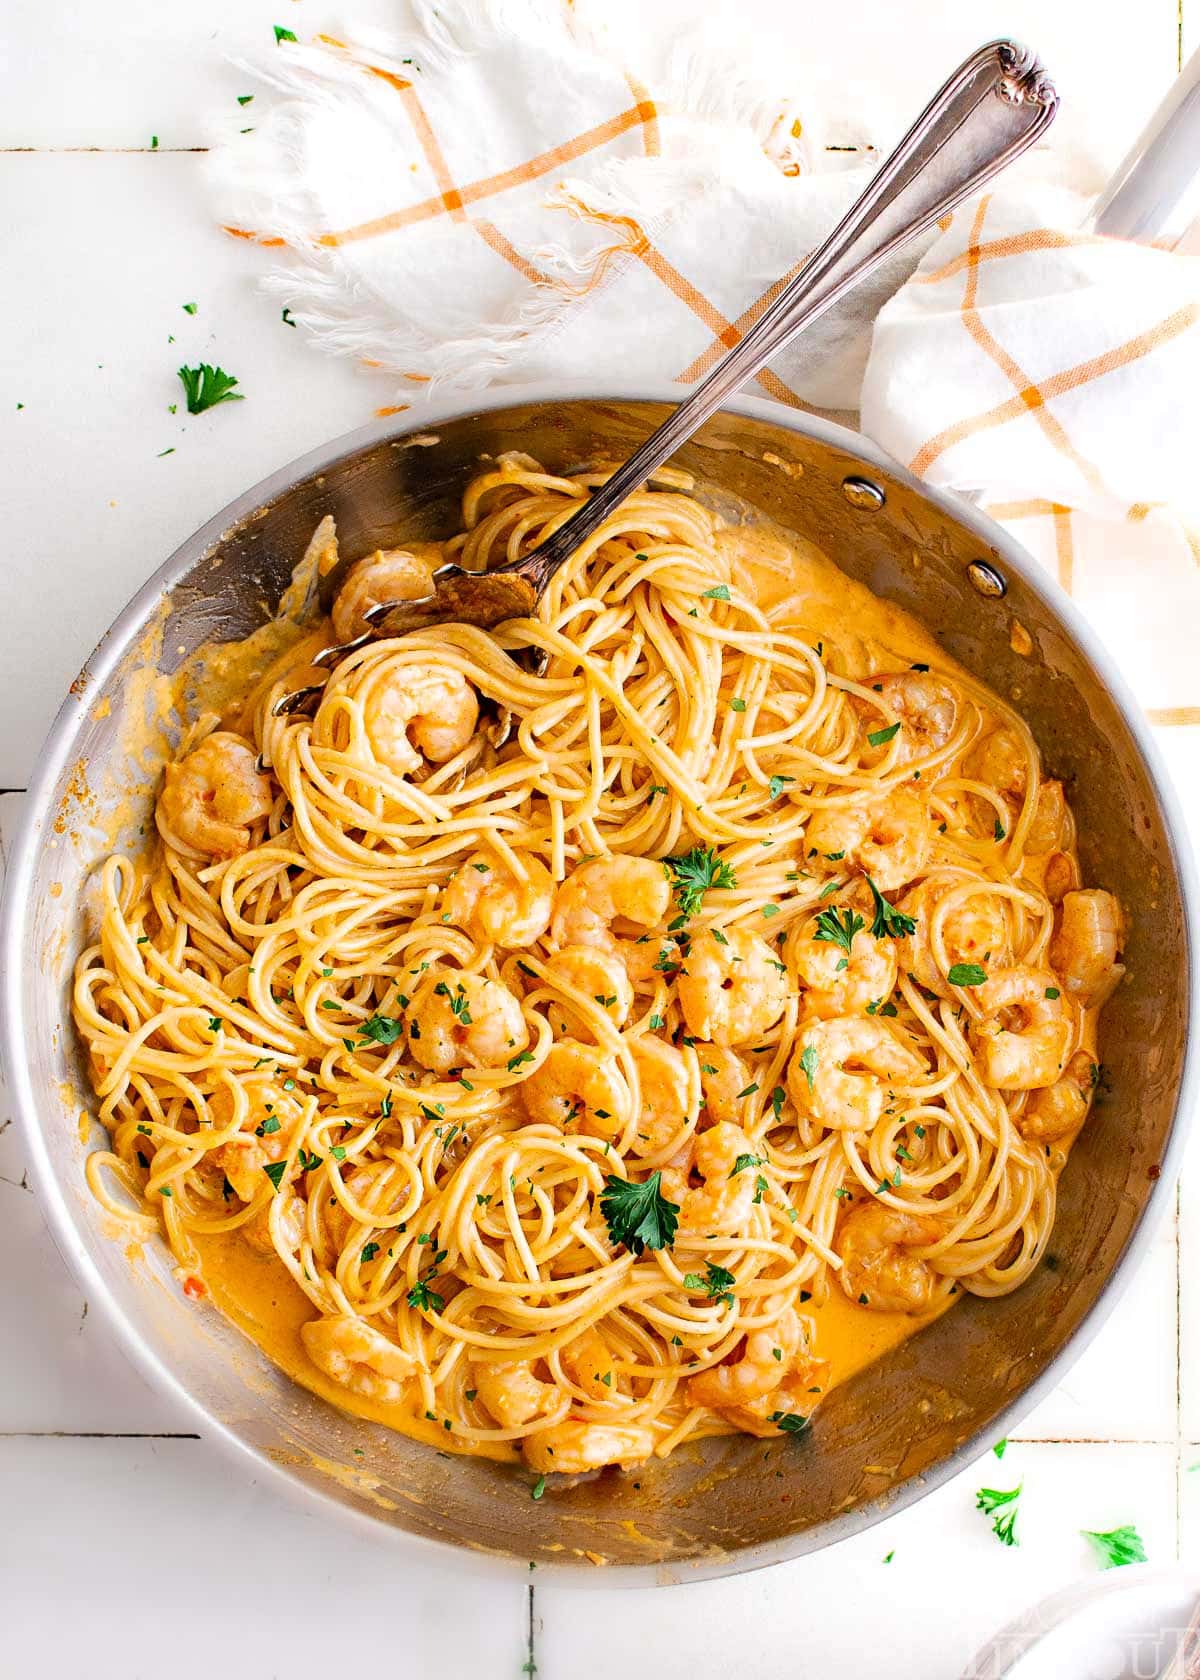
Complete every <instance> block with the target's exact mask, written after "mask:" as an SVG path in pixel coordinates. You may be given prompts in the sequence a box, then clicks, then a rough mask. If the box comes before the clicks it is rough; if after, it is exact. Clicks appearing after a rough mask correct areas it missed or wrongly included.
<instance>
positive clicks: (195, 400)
mask: <svg viewBox="0 0 1200 1680" xmlns="http://www.w3.org/2000/svg"><path fill="white" fill-rule="evenodd" d="M178 372H179V379H180V383H181V384H182V385H183V391H184V395H185V396H186V398H187V411H188V413H189V414H203V413H204V411H205V409H206V408H215V407H216V406H217V404H218V403H223V402H242V401H243V397H242V393H241V392H240V391H235V390H234V388H233V387H234V386H235V385H236V384H237V379H236V378H235V377H234V375H233V374H231V373H226V372H225V370H224V368H219V367H210V366H209V365H208V363H207V362H201V363H200V366H199V367H181V368H180V369H179V370H178Z"/></svg>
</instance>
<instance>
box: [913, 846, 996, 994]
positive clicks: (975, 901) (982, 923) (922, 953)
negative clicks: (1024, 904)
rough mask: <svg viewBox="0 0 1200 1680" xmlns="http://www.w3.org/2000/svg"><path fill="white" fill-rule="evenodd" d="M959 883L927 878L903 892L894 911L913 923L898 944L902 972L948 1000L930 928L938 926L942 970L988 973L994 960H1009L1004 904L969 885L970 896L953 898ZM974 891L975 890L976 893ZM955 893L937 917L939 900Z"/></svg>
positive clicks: (949, 877)
mask: <svg viewBox="0 0 1200 1680" xmlns="http://www.w3.org/2000/svg"><path fill="white" fill-rule="evenodd" d="M962 884H963V883H962V882H961V881H960V880H959V879H958V878H957V877H955V876H953V875H930V876H927V877H926V878H925V880H923V881H919V882H918V883H917V885H916V886H915V887H913V888H911V889H910V891H908V892H907V893H905V895H904V897H903V898H902V899H901V900H900V902H899V904H898V906H897V908H898V909H900V910H901V911H903V913H904V914H905V915H906V916H910V917H911V918H912V920H913V921H914V922H915V923H916V924H917V925H916V928H915V929H914V930H913V932H912V933H911V934H909V935H907V937H906V938H905V939H904V940H903V941H901V943H900V948H899V951H898V953H897V954H898V957H899V962H900V967H901V969H902V970H903V971H904V972H905V973H907V974H911V975H913V976H914V977H915V979H916V981H917V984H918V985H920V986H924V988H925V990H926V991H928V992H936V993H937V995H938V996H939V997H944V998H948V997H952V996H953V995H954V994H953V990H952V988H951V986H950V983H949V981H948V980H947V979H946V970H944V969H943V968H941V967H940V966H939V964H938V962H937V959H936V958H935V957H934V954H933V944H932V924H933V923H934V922H935V921H937V922H939V923H940V932H941V938H942V945H943V947H944V949H945V954H946V969H950V968H953V966H954V964H955V963H974V964H976V965H978V966H979V967H981V968H986V966H987V964H988V963H989V962H992V961H998V962H1001V963H1003V962H1006V961H1007V960H1008V953H1009V943H1008V923H1007V921H1006V919H1005V915H1004V905H1003V902H1002V901H1001V900H1000V899H999V898H997V897H996V896H995V894H993V893H990V892H988V891H987V890H986V887H987V884H986V883H983V885H982V886H981V885H980V883H979V882H978V881H977V880H972V881H971V883H970V889H971V890H970V891H969V892H967V893H963V894H962V895H961V896H957V889H958V888H959V887H960V886H961V885H962ZM977 889H978V890H977ZM951 893H956V897H955V899H954V902H953V903H951V904H950V905H948V906H947V908H946V909H945V910H944V911H942V912H941V914H940V915H939V907H940V906H941V904H942V901H943V899H945V898H947V897H948V896H949V895H950V894H951Z"/></svg>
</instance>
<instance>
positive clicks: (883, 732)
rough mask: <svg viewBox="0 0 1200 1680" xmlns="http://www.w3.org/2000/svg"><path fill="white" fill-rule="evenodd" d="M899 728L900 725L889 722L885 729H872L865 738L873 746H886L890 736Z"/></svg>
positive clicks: (896, 732)
mask: <svg viewBox="0 0 1200 1680" xmlns="http://www.w3.org/2000/svg"><path fill="white" fill-rule="evenodd" d="M899 730H900V725H899V724H898V723H889V724H888V726H887V728H886V729H873V730H872V731H871V733H870V734H869V735H868V736H867V740H868V741H869V742H870V743H871V745H872V746H873V747H886V746H887V744H888V742H889V741H890V740H891V739H892V737H893V736H894V735H897V734H898V733H899Z"/></svg>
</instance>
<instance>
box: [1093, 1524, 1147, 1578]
mask: <svg viewBox="0 0 1200 1680" xmlns="http://www.w3.org/2000/svg"><path fill="white" fill-rule="evenodd" d="M1079 1532H1080V1533H1081V1534H1082V1535H1083V1537H1084V1539H1085V1540H1086V1541H1087V1542H1088V1543H1089V1545H1090V1546H1091V1548H1092V1550H1093V1551H1094V1552H1095V1554H1096V1557H1097V1558H1098V1559H1099V1562H1100V1567H1101V1569H1120V1568H1121V1567H1122V1566H1123V1565H1124V1564H1127V1563H1145V1562H1146V1548H1145V1546H1144V1545H1143V1544H1142V1537H1141V1535H1140V1534H1139V1533H1138V1531H1137V1529H1136V1528H1134V1526H1133V1524H1132V1523H1126V1524H1125V1525H1124V1527H1122V1528H1110V1529H1109V1530H1108V1532H1107V1533H1104V1534H1098V1533H1097V1532H1096V1530H1095V1529H1092V1528H1081V1529H1080V1530H1079Z"/></svg>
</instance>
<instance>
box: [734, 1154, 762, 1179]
mask: <svg viewBox="0 0 1200 1680" xmlns="http://www.w3.org/2000/svg"><path fill="white" fill-rule="evenodd" d="M766 1164H767V1158H766V1156H765V1155H739V1156H738V1158H737V1160H736V1161H735V1162H734V1163H733V1167H732V1169H731V1171H730V1174H729V1176H730V1178H736V1177H737V1175H738V1174H739V1173H740V1172H745V1171H746V1168H747V1167H765V1166H766Z"/></svg>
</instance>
